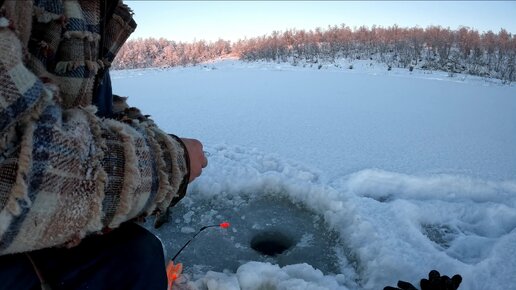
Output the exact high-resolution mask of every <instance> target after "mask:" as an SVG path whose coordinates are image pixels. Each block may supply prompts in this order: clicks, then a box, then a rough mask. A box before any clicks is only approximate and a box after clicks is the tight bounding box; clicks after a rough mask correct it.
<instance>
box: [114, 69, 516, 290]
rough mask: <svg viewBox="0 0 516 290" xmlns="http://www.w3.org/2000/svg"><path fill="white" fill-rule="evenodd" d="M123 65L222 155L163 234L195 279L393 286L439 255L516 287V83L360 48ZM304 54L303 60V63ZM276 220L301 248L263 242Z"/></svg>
mask: <svg viewBox="0 0 516 290" xmlns="http://www.w3.org/2000/svg"><path fill="white" fill-rule="evenodd" d="M349 64H350V63H349V62H347V61H341V62H340V63H338V64H337V65H324V66H323V67H322V68H321V69H318V65H313V66H312V67H310V65H308V64H304V65H303V64H300V65H298V66H291V65H286V64H276V63H266V62H258V63H256V62H255V63H243V62H239V61H235V60H227V61H221V62H215V63H210V64H204V65H200V66H196V67H187V68H173V69H146V70H127V71H114V72H113V73H112V78H113V86H114V88H115V90H114V91H115V93H118V94H120V95H126V96H129V97H130V99H129V101H130V104H131V105H133V106H136V107H139V108H140V109H142V111H143V112H144V113H146V114H151V115H152V117H153V119H154V120H155V121H156V123H158V125H160V127H162V128H163V129H164V130H167V131H169V132H173V133H175V134H178V135H181V136H188V137H194V138H198V139H200V140H202V141H203V143H204V144H205V149H206V150H207V151H208V152H209V153H210V156H209V166H208V168H206V169H205V171H204V172H203V175H202V176H201V177H200V178H199V179H198V180H197V181H195V182H194V183H193V184H191V185H190V188H189V193H188V195H187V197H185V198H184V199H183V200H182V201H181V202H180V203H179V204H178V205H177V206H176V207H175V208H173V209H172V214H171V222H170V223H169V224H167V225H165V226H163V227H162V228H160V229H159V230H157V231H156V234H157V235H158V236H160V237H161V238H162V240H163V242H164V245H165V248H166V250H167V253H168V256H169V257H171V256H173V255H174V254H175V252H176V251H177V250H178V249H179V248H180V247H181V246H182V244H183V243H184V242H186V241H187V240H188V239H189V238H190V237H191V236H192V235H193V234H194V233H195V232H196V231H197V230H198V229H199V228H200V227H202V226H204V225H207V224H214V223H215V224H217V223H219V222H221V221H223V220H228V221H230V222H231V223H232V227H231V228H230V229H229V230H222V229H210V230H206V232H203V233H202V234H200V235H199V237H198V238H197V239H196V240H195V241H194V242H193V243H192V244H191V245H190V246H189V247H188V248H186V249H185V250H184V252H183V253H182V254H181V255H180V256H179V257H178V261H180V262H183V263H184V264H185V272H186V275H185V276H184V279H183V281H182V282H181V283H180V285H178V287H179V288H180V289H181V288H184V289H383V287H384V286H386V285H395V284H396V282H397V280H398V279H401V280H406V281H410V282H412V283H415V284H418V281H419V279H421V278H423V277H425V276H426V275H427V273H428V272H429V271H430V270H431V269H437V270H439V271H440V272H441V273H443V274H447V275H450V276H451V275H454V274H456V273H459V274H461V275H462V276H463V283H462V285H461V288H460V289H516V247H515V246H514V245H515V244H516V150H515V148H516V114H514V112H516V87H514V86H506V85H500V84H498V83H497V82H496V81H491V80H485V79H482V78H478V77H471V76H465V75H455V76H454V77H449V76H448V75H447V74H446V73H442V72H441V73H439V72H427V71H418V70H415V71H414V72H412V73H410V72H408V70H403V69H397V68H393V69H392V71H387V69H386V67H383V66H381V65H378V64H371V63H370V62H368V61H354V62H353V69H352V70H350V69H349ZM303 66H304V67H303ZM266 231H276V232H281V233H283V234H285V235H287V236H288V237H289V239H291V240H292V241H293V243H294V246H293V248H291V249H289V250H288V251H287V252H286V253H284V254H282V255H278V256H276V257H267V256H263V255H260V254H258V253H257V252H255V251H254V250H252V249H251V248H250V241H251V239H252V238H253V237H254V236H255V235H257V234H259V233H262V232H266Z"/></svg>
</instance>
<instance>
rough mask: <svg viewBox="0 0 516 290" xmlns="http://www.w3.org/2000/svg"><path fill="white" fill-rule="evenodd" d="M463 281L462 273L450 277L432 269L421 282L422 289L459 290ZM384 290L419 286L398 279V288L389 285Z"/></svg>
mask: <svg viewBox="0 0 516 290" xmlns="http://www.w3.org/2000/svg"><path fill="white" fill-rule="evenodd" d="M461 282H462V277H461V276H460V275H454V276H453V277H451V278H450V277H448V276H446V275H444V276H441V274H440V273H439V272H437V271H436V270H432V271H430V273H428V279H421V281H420V282H419V284H420V285H421V290H457V289H458V288H459V285H460V283H461ZM383 290H417V288H416V287H414V285H412V284H410V283H408V282H405V281H398V288H395V287H390V286H387V287H385V288H383Z"/></svg>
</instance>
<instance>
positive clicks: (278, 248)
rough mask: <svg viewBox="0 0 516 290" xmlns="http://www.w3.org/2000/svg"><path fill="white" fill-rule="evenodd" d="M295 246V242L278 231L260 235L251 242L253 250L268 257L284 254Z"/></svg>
mask: <svg viewBox="0 0 516 290" xmlns="http://www.w3.org/2000/svg"><path fill="white" fill-rule="evenodd" d="M292 246H294V241H293V240H292V239H291V238H289V237H287V236H286V235H284V234H282V233H280V232H277V231H268V232H261V233H258V234H257V235H256V236H254V237H253V239H252V240H251V248H252V249H253V250H255V251H257V252H258V253H260V254H262V255H266V256H273V257H274V256H276V255H280V254H283V253H284V252H285V251H286V250H288V249H290V248H292Z"/></svg>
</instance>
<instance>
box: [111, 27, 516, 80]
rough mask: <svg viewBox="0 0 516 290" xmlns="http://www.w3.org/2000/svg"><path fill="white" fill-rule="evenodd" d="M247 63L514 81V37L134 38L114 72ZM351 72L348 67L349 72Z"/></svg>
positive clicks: (382, 31) (461, 32)
mask: <svg viewBox="0 0 516 290" xmlns="http://www.w3.org/2000/svg"><path fill="white" fill-rule="evenodd" d="M227 56H232V57H237V58H239V59H241V60H245V61H258V60H266V61H276V62H289V63H291V64H293V65H298V64H300V63H310V64H321V63H332V62H335V61H336V60H337V59H341V58H346V59H350V60H353V59H369V60H374V61H377V62H379V63H384V64H386V65H387V66H388V67H389V69H390V68H392V67H398V68H407V69H409V70H411V71H412V70H413V69H414V68H418V69H428V70H441V71H446V72H449V73H450V75H453V74H455V73H465V74H470V75H476V76H482V77H488V78H497V79H500V80H502V81H503V82H504V83H511V82H513V81H516V35H512V34H511V33H509V32H508V31H507V30H505V29H500V31H499V32H497V33H495V32H492V31H487V32H482V33H480V32H478V31H477V30H475V29H472V28H469V27H460V28H458V29H456V30H452V29H450V28H443V27H441V26H429V27H426V28H420V27H412V28H402V27H399V26H397V25H394V26H390V27H378V26H372V27H371V28H369V27H367V26H361V27H359V28H354V29H351V28H350V27H348V26H346V25H344V24H342V25H340V26H328V27H327V28H326V29H321V28H316V29H315V30H309V31H305V30H297V29H289V30H286V31H283V32H282V31H273V32H272V33H271V34H268V35H264V36H260V37H254V38H250V39H243V40H239V41H236V42H233V43H232V42H230V41H226V40H222V39H220V40H218V41H214V42H206V41H204V40H200V41H196V42H193V43H184V42H175V41H170V40H167V39H163V38H161V39H154V38H147V39H135V40H130V41H128V42H127V43H126V44H125V45H124V46H123V47H122V48H121V50H120V51H119V53H118V55H117V57H116V59H115V61H114V62H113V68H115V69H134V68H147V67H174V66H186V65H196V64H198V63H202V62H205V61H209V60H213V59H218V58H221V57H227ZM350 68H352V67H350Z"/></svg>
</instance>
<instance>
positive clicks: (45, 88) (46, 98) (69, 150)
mask: <svg viewBox="0 0 516 290" xmlns="http://www.w3.org/2000/svg"><path fill="white" fill-rule="evenodd" d="M1 2H3V1H0V3H1ZM101 2H103V1H92V0H45V1H43V0H34V1H30V0H16V1H10V0H8V1H5V2H4V4H3V6H2V10H1V12H0V13H1V15H0V83H1V88H0V93H1V97H0V132H1V139H0V152H1V155H0V255H4V254H10V253H19V252H27V251H32V250H36V249H42V248H48V247H54V246H61V245H67V244H68V245H70V244H72V243H74V242H77V241H79V240H80V239H82V238H83V237H85V236H86V235H88V234H91V233H98V232H100V231H102V230H103V229H106V228H116V227H117V226H119V225H120V223H122V222H124V221H127V220H130V219H133V218H135V217H140V216H142V215H143V216H144V215H148V214H153V213H164V212H165V211H166V210H167V208H168V207H169V205H170V204H171V201H172V200H173V199H174V198H177V195H178V190H179V188H180V185H181V183H182V182H184V180H185V179H187V176H188V173H187V171H188V169H187V166H188V165H187V158H188V157H187V156H186V152H185V149H184V147H183V146H182V144H180V141H179V140H177V139H176V138H172V137H170V136H168V135H167V134H165V133H164V132H163V131H161V130H160V129H159V128H157V127H156V126H155V125H154V124H153V122H152V121H151V120H149V119H147V118H145V117H143V116H141V114H138V112H139V111H138V110H137V109H134V108H128V107H127V106H125V105H124V104H119V106H117V108H118V111H117V112H116V113H117V115H118V116H119V117H120V118H118V120H115V119H101V118H99V117H97V116H96V115H95V107H93V106H91V103H92V96H93V90H94V86H95V77H96V75H97V72H98V71H99V70H100V69H102V68H103V67H105V66H109V64H110V61H112V60H113V58H114V56H115V55H116V53H117V51H118V50H119V48H120V47H121V46H122V44H123V43H124V42H125V40H126V39H127V38H128V37H129V35H130V33H131V32H132V31H134V29H135V27H136V24H135V23H134V21H133V19H132V12H131V11H130V10H129V8H128V7H127V6H125V5H124V4H123V3H122V2H121V0H120V2H119V3H118V5H117V6H116V8H115V11H114V14H113V16H112V17H111V18H110V19H106V21H105V22H103V21H101V17H102V13H101V11H102V6H101V5H102V4H101ZM0 5H1V4H0ZM100 23H105V27H104V28H105V29H101V27H100ZM101 31H103V32H104V33H103V37H101V35H100V33H101ZM101 40H102V41H101ZM101 42H102V43H103V50H102V51H104V54H103V56H102V57H100V56H99V53H98V52H99V51H101V50H100V45H101ZM135 112H136V114H135Z"/></svg>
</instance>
